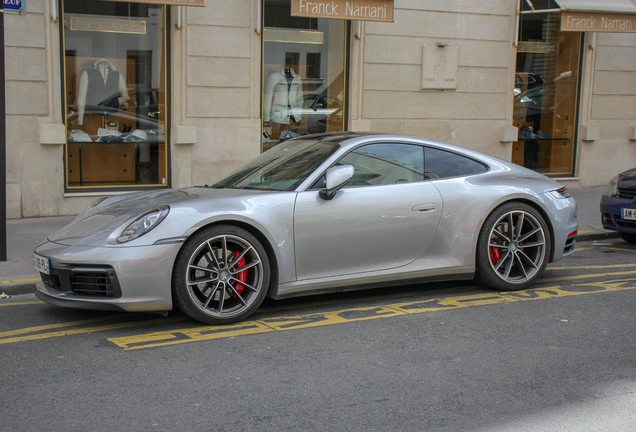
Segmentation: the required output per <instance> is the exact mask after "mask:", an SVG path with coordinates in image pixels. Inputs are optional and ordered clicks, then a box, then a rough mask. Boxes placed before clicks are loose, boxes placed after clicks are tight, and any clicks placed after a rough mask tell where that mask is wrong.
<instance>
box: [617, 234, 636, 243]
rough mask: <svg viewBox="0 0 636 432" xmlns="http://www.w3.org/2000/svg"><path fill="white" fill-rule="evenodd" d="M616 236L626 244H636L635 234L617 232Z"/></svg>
mask: <svg viewBox="0 0 636 432" xmlns="http://www.w3.org/2000/svg"><path fill="white" fill-rule="evenodd" d="M618 234H619V235H620V236H621V238H622V239H623V240H625V241H626V242H628V243H636V234H632V233H626V232H619V233H618Z"/></svg>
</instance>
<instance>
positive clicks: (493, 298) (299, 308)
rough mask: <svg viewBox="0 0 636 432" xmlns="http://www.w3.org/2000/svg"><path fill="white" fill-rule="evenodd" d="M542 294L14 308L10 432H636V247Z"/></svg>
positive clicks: (459, 292) (555, 274)
mask: <svg viewBox="0 0 636 432" xmlns="http://www.w3.org/2000/svg"><path fill="white" fill-rule="evenodd" d="M577 249H578V250H577V252H576V253H575V254H574V255H572V256H570V257H567V258H565V259H563V260H562V261H559V262H557V263H554V264H552V265H551V266H550V267H549V268H548V271H547V272H546V273H545V275H544V278H543V279H542V280H541V281H540V282H539V283H538V284H537V285H536V286H535V287H533V289H531V290H527V291H522V292H514V293H500V292H493V291H488V290H485V289H483V288H480V287H477V286H475V285H472V284H469V283H444V284H439V283H437V284H431V285H418V286H413V285H412V286H407V287H401V288H391V289H385V290H374V291H366V292H357V293H349V294H343V295H329V296H320V297H309V298H303V299H291V300H285V301H277V302H275V301H266V303H265V304H264V305H263V306H262V307H261V310H260V311H259V312H258V313H256V314H255V315H253V316H252V317H251V319H250V320H249V321H247V322H244V323H239V324H235V325H232V326H227V327H210V326H202V325H200V324H198V323H196V322H193V321H191V320H189V319H187V318H186V317H184V316H183V315H180V314H176V313H175V314H173V315H171V316H169V317H167V318H164V317H161V316H159V315H145V314H124V313H120V314H114V313H105V312H91V311H76V310H70V309H63V308H58V307H54V306H50V305H46V304H44V303H41V302H39V301H37V299H36V298H35V297H34V296H32V295H23V296H15V297H13V298H9V299H3V300H0V359H1V360H0V361H1V364H2V370H1V374H0V388H1V389H2V391H0V413H1V417H2V422H0V431H12V432H13V431H35V430H37V431H113V430H117V431H253V430H254V431H280V430H290V431H301V430H303V431H304V430H317V431H323V430H331V431H371V430H378V431H389V430H396V431H397V430H399V431H411V430H413V431H420V430H431V431H479V432H482V431H497V432H498V431H533V432H536V431H568V432H572V431H585V432H588V431H635V430H636V341H635V338H634V331H635V330H636V314H635V313H634V310H635V307H636V246H631V245H628V244H627V243H624V242H622V241H621V240H618V239H615V240H609V241H604V242H597V243H592V242H588V243H580V244H578V248H577Z"/></svg>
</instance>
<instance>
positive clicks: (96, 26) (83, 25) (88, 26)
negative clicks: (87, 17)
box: [75, 19, 104, 30]
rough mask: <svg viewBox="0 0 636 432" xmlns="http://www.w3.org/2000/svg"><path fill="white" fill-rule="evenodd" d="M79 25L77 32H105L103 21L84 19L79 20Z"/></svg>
mask: <svg viewBox="0 0 636 432" xmlns="http://www.w3.org/2000/svg"><path fill="white" fill-rule="evenodd" d="M75 22H76V24H77V30H104V26H103V25H102V24H103V23H102V22H101V21H97V22H95V21H84V20H83V19H78V20H77V21H75Z"/></svg>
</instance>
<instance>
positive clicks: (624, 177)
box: [619, 168, 636, 187]
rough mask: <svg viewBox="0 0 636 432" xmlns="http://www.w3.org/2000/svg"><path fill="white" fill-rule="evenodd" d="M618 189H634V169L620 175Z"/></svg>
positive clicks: (635, 176)
mask: <svg viewBox="0 0 636 432" xmlns="http://www.w3.org/2000/svg"><path fill="white" fill-rule="evenodd" d="M619 187H636V168H632V169H630V170H627V171H623V172H622V173H621V175H620V181H619Z"/></svg>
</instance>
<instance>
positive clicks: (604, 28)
mask: <svg viewBox="0 0 636 432" xmlns="http://www.w3.org/2000/svg"><path fill="white" fill-rule="evenodd" d="M561 31H584V32H611V33H634V32H636V15H634V14H611V13H588V12H567V11H566V12H562V13H561Z"/></svg>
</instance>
